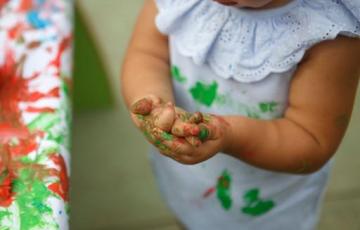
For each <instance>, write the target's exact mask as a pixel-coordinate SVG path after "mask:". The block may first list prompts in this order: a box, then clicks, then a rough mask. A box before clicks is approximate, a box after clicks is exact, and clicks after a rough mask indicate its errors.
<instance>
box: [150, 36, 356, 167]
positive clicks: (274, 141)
mask: <svg viewBox="0 0 360 230" xmlns="http://www.w3.org/2000/svg"><path fill="white" fill-rule="evenodd" d="M359 60H360V41H359V40H355V39H350V38H343V37H340V38H338V39H336V40H335V41H327V42H323V43H322V44H319V45H317V46H316V47H314V48H312V49H311V50H310V51H309V52H308V53H307V55H306V57H305V59H304V60H303V61H302V63H301V64H300V65H299V67H298V70H297V72H296V74H295V76H294V78H293V81H292V84H291V87H290V95H289V105H288V108H287V110H286V112H285V115H284V118H282V119H277V120H255V119H251V118H247V117H244V116H216V115H205V117H206V119H205V121H204V123H203V125H205V126H207V130H209V135H208V137H207V141H205V142H204V143H203V144H202V145H201V146H199V147H198V148H194V147H192V146H190V145H189V144H187V143H181V142H180V140H179V139H178V138H177V137H173V138H172V139H169V138H166V139H164V138H162V136H164V133H163V132H162V131H161V130H158V133H157V134H155V136H156V138H157V139H160V140H162V144H164V145H165V146H166V147H167V148H168V151H169V152H171V153H172V154H171V157H172V158H174V159H175V160H177V161H179V162H181V163H183V164H197V163H200V162H202V161H205V160H207V159H209V158H211V157H212V156H214V155H215V154H216V153H217V152H225V153H227V154H228V155H231V156H234V157H235V158H238V159H240V160H242V161H245V162H248V163H249V164H251V165H254V166H257V167H260V168H263V169H268V170H272V171H280V172H288V173H298V174H301V173H311V172H314V171H316V170H318V169H320V168H321V167H322V166H323V165H324V164H325V163H326V162H327V161H328V160H329V159H330V157H331V156H332V155H333V154H334V153H335V152H336V150H337V148H338V146H339V144H340V142H341V139H342V137H343V135H344V133H345V131H346V128H347V125H348V122H349V120H350V117H351V112H352V108H353V103H354V99H355V94H356V89H357V85H358V79H359V75H360V63H359Z"/></svg>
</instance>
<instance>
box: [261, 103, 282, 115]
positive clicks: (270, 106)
mask: <svg viewBox="0 0 360 230" xmlns="http://www.w3.org/2000/svg"><path fill="white" fill-rule="evenodd" d="M276 106H278V103H277V102H275V101H272V102H262V103H260V104H259V107H260V110H261V112H263V113H269V112H271V113H272V112H274V111H275V107H276Z"/></svg>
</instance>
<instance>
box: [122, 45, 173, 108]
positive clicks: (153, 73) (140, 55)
mask: <svg viewBox="0 0 360 230" xmlns="http://www.w3.org/2000/svg"><path fill="white" fill-rule="evenodd" d="M121 78H122V81H121V86H122V87H121V88H122V93H123V96H124V99H125V102H126V105H127V106H130V105H131V104H132V103H134V102H135V101H137V100H139V99H141V98H143V97H145V96H147V95H150V94H152V95H156V96H158V97H159V98H161V99H162V100H164V101H172V102H173V101H174V99H173V93H172V85H171V79H170V74H169V68H168V64H167V63H165V61H164V60H161V59H159V58H157V57H154V56H152V55H151V54H149V53H146V52H144V51H142V50H133V51H130V52H129V53H128V55H127V56H126V60H125V62H124V65H123V71H122V76H121Z"/></svg>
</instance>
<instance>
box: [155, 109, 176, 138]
mask: <svg viewBox="0 0 360 230" xmlns="http://www.w3.org/2000/svg"><path fill="white" fill-rule="evenodd" d="M152 115H153V116H154V125H155V126H156V127H158V128H160V129H162V130H164V131H166V132H169V131H170V130H171V128H172V126H173V124H174V121H175V118H176V113H175V108H174V105H173V104H172V103H168V104H166V105H163V106H161V107H157V108H156V109H155V111H154V112H153V114H152Z"/></svg>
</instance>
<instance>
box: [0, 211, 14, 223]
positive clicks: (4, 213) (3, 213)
mask: <svg viewBox="0 0 360 230" xmlns="http://www.w3.org/2000/svg"><path fill="white" fill-rule="evenodd" d="M11 215H12V214H11V212H9V211H8V210H4V211H0V223H1V222H2V221H3V219H4V218H6V217H8V216H11Z"/></svg>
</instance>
